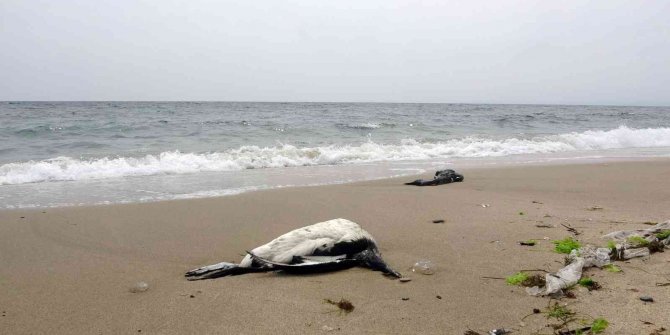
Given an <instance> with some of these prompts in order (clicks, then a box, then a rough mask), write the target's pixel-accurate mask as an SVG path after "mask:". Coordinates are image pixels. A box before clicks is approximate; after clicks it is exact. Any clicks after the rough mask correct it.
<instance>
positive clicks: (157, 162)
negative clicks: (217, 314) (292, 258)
mask: <svg viewBox="0 0 670 335" xmlns="http://www.w3.org/2000/svg"><path fill="white" fill-rule="evenodd" d="M635 147H670V128H648V129H632V128H628V127H625V126H621V127H619V128H616V129H612V130H607V131H600V130H598V131H586V132H582V133H567V134H560V135H551V136H542V137H534V138H506V139H487V138H482V137H464V138H460V139H452V140H448V141H435V142H420V141H416V140H413V139H405V140H402V141H401V142H400V143H399V144H379V143H375V142H372V141H370V142H366V143H362V144H358V145H329V146H321V147H304V148H301V147H296V146H293V145H288V144H285V145H281V146H275V147H264V148H262V147H258V146H242V147H240V148H237V149H233V150H228V151H225V152H211V153H182V152H179V151H170V152H163V153H160V154H157V155H146V156H143V157H116V158H109V157H105V158H99V159H90V160H83V159H76V158H72V157H57V158H53V159H47V160H42V161H28V162H17V163H9V164H4V165H1V166H0V185H12V184H25V183H35V182H45V181H65V180H89V179H105V178H119V177H127V176H147V175H159V174H186V173H197V172H218V171H235V170H243V169H258V168H279V167H292V166H310V165H336V164H355V163H364V162H377V161H398V160H422V159H431V158H451V157H500V156H509V155H515V154H535V153H552V152H567V151H576V150H603V149H617V148H635Z"/></svg>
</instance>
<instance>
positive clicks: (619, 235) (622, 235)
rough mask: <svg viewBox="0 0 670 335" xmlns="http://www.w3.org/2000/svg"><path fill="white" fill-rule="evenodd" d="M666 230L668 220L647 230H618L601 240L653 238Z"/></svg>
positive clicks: (668, 225)
mask: <svg viewBox="0 0 670 335" xmlns="http://www.w3.org/2000/svg"><path fill="white" fill-rule="evenodd" d="M668 229H670V220H669V221H665V222H663V223H659V224H657V225H655V226H653V227H651V228H647V229H637V230H620V231H615V232H611V233H609V234H607V235H603V237H602V238H604V239H607V240H615V241H625V240H626V239H628V238H629V237H632V236H640V237H644V238H647V237H650V236H654V234H658V233H660V232H662V231H664V230H668ZM669 239H670V238H669ZM664 242H665V241H664ZM666 245H667V244H666Z"/></svg>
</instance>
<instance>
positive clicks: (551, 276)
mask: <svg viewBox="0 0 670 335" xmlns="http://www.w3.org/2000/svg"><path fill="white" fill-rule="evenodd" d="M609 252H610V250H609V249H607V248H596V247H594V246H590V245H589V246H585V247H583V248H579V249H577V250H572V252H571V253H570V255H569V256H568V260H569V261H570V264H568V265H566V266H565V267H563V268H562V269H560V270H558V271H557V272H556V273H547V274H546V275H545V277H544V279H545V281H546V284H545V286H544V287H539V286H533V287H528V288H526V292H527V293H528V294H530V295H533V296H538V295H550V294H554V293H557V292H559V291H561V290H563V289H565V288H568V287H570V286H573V285H575V284H577V282H578V281H579V279H580V278H582V271H583V269H584V268H590V267H593V266H597V267H599V268H600V267H603V266H605V265H607V264H610V256H609Z"/></svg>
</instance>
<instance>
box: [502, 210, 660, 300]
mask: <svg viewBox="0 0 670 335" xmlns="http://www.w3.org/2000/svg"><path fill="white" fill-rule="evenodd" d="M668 229H670V221H666V222H664V223H659V224H657V225H655V226H653V227H651V228H648V229H639V230H629V231H615V232H612V233H609V234H607V235H604V236H603V237H602V238H604V239H609V240H611V241H612V242H610V243H609V244H608V245H609V247H608V248H597V247H594V246H591V245H587V246H585V247H581V244H580V243H579V242H578V241H575V240H573V239H572V238H570V237H568V238H566V239H564V240H558V241H554V244H555V245H556V248H555V249H556V251H557V252H560V253H569V255H568V257H567V258H566V262H567V265H566V266H565V267H563V268H561V269H560V270H558V271H557V272H556V273H547V274H546V275H545V281H546V284H545V285H544V286H543V285H537V286H532V287H527V288H526V292H527V293H528V294H530V295H533V296H545V295H553V294H556V293H559V292H563V290H564V289H567V288H569V287H572V286H574V285H576V284H578V283H579V281H580V279H581V278H582V271H583V270H584V269H585V268H589V267H598V268H605V269H606V270H608V271H610V272H620V271H621V269H620V268H618V267H617V266H616V265H614V264H611V262H612V261H617V260H628V259H631V258H635V257H648V256H649V255H650V247H651V246H654V247H660V248H663V247H667V246H668V245H670V236H668V237H666V238H665V239H664V240H662V241H661V240H659V239H658V237H659V236H660V237H665V234H664V232H665V231H666V230H668ZM642 241H644V242H642ZM517 280H518V278H517ZM508 282H509V280H508Z"/></svg>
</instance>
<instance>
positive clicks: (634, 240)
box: [627, 236, 649, 247]
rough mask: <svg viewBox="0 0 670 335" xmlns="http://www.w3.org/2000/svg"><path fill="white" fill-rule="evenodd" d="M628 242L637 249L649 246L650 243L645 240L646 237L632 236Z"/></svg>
mask: <svg viewBox="0 0 670 335" xmlns="http://www.w3.org/2000/svg"><path fill="white" fill-rule="evenodd" d="M627 241H628V243H630V244H632V245H633V246H635V247H646V246H649V241H647V240H645V239H644V237H641V236H631V237H629V238H628V239H627Z"/></svg>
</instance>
